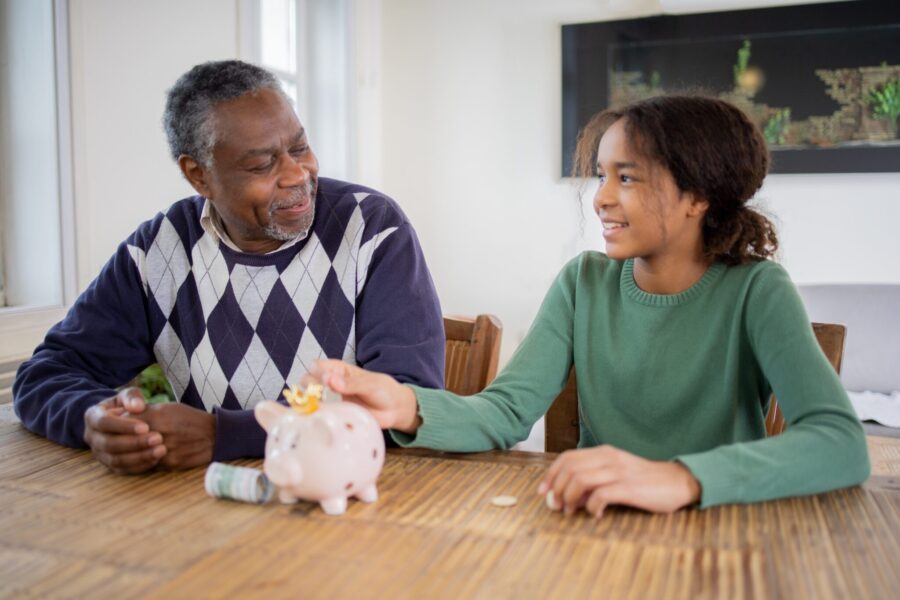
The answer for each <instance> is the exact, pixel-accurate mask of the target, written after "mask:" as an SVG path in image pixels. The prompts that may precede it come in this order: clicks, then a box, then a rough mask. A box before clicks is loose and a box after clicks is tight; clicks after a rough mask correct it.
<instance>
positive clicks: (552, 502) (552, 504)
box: [544, 490, 559, 510]
mask: <svg viewBox="0 0 900 600" xmlns="http://www.w3.org/2000/svg"><path fill="white" fill-rule="evenodd" d="M544 502H546V503H547V508H549V509H550V510H559V508H558V507H557V506H556V498H555V497H554V496H553V490H550V491H549V492H547V495H546V496H544Z"/></svg>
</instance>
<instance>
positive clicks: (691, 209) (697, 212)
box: [685, 192, 709, 218]
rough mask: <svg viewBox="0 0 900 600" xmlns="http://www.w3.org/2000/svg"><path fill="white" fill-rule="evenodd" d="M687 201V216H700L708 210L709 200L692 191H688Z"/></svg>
mask: <svg viewBox="0 0 900 600" xmlns="http://www.w3.org/2000/svg"><path fill="white" fill-rule="evenodd" d="M685 199H686V200H687V201H688V213H687V214H688V216H689V217H698V218H702V217H703V215H705V214H706V211H708V210H709V200H707V199H706V198H701V197H700V196H698V195H696V194H694V193H693V192H688V193H687V194H686V198H685Z"/></svg>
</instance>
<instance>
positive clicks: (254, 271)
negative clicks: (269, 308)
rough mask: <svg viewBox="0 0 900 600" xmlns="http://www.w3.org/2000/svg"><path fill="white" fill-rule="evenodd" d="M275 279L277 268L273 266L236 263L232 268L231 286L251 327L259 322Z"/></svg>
mask: <svg viewBox="0 0 900 600" xmlns="http://www.w3.org/2000/svg"><path fill="white" fill-rule="evenodd" d="M277 281H278V269H276V268H275V267H274V266H267V267H248V266H247V265H241V264H238V265H235V267H234V269H232V271H231V287H232V288H233V289H234V295H235V298H237V302H238V306H239V307H240V309H241V311H242V312H243V313H244V316H245V317H247V321H248V322H249V323H250V326H251V327H256V324H257V323H258V322H259V315H260V314H261V313H262V310H263V306H264V305H265V303H266V299H268V297H269V293H270V292H271V291H272V286H274V285H275V282H277Z"/></svg>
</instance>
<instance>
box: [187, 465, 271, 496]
mask: <svg viewBox="0 0 900 600" xmlns="http://www.w3.org/2000/svg"><path fill="white" fill-rule="evenodd" d="M203 483H204V485H205V486H206V493H207V494H209V495H210V496H213V497H215V498H227V499H229V500H240V501H241V502H252V503H254V504H264V503H266V502H268V501H269V500H271V499H272V495H273V494H274V492H275V486H274V485H272V482H271V481H269V478H268V477H266V474H265V473H263V472H262V471H261V470H259V469H252V468H250V467H234V466H231V465H226V464H224V463H220V462H214V463H210V465H209V467H208V468H207V469H206V477H205V478H204V481H203Z"/></svg>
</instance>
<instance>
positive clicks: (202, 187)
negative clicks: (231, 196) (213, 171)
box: [178, 154, 210, 198]
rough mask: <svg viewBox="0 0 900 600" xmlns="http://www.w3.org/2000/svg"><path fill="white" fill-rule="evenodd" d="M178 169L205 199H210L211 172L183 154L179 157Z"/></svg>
mask: <svg viewBox="0 0 900 600" xmlns="http://www.w3.org/2000/svg"><path fill="white" fill-rule="evenodd" d="M178 168H180V169H181V173H182V175H184V178H185V179H187V180H188V183H190V184H191V187H193V188H194V189H195V190H196V191H197V193H198V194H200V195H201V196H203V197H204V198H209V197H210V188H209V171H208V170H207V169H206V168H205V167H204V166H203V165H201V164H200V163H198V162H197V161H196V160H194V159H193V158H191V157H190V156H188V155H187V154H182V155H181V156H179V157H178Z"/></svg>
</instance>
